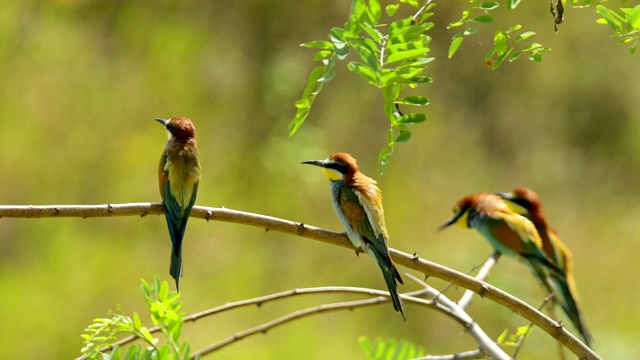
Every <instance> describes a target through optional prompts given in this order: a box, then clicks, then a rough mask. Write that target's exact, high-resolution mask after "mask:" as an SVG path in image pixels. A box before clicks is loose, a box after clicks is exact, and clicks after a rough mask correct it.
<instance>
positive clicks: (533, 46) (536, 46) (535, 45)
mask: <svg viewBox="0 0 640 360" xmlns="http://www.w3.org/2000/svg"><path fill="white" fill-rule="evenodd" d="M541 47H542V45H540V44H538V43H531V44H529V45H527V46H525V47H524V49H522V51H523V52H527V51H531V50H533V49H537V48H541Z"/></svg>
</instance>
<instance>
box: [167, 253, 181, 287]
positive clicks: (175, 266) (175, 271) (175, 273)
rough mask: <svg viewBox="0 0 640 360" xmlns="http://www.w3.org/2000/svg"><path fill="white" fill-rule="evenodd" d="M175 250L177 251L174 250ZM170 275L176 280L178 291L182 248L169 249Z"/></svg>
mask: <svg viewBox="0 0 640 360" xmlns="http://www.w3.org/2000/svg"><path fill="white" fill-rule="evenodd" d="M176 250H177V251H176ZM169 273H170V274H171V277H172V278H174V279H175V280H176V291H177V292H180V284H179V283H180V278H181V277H182V249H181V248H178V249H175V248H174V249H172V250H171V267H169Z"/></svg>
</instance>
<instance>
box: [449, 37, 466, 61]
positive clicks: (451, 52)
mask: <svg viewBox="0 0 640 360" xmlns="http://www.w3.org/2000/svg"><path fill="white" fill-rule="evenodd" d="M463 40H464V37H459V38H455V39H453V41H452V42H451V46H449V59H451V58H452V57H453V55H454V54H455V53H456V51H458V48H459V47H460V45H461V44H462V41H463Z"/></svg>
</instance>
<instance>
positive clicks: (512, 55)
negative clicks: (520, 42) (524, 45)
mask: <svg viewBox="0 0 640 360" xmlns="http://www.w3.org/2000/svg"><path fill="white" fill-rule="evenodd" d="M522 54H523V52H522V51H516V52H514V53H513V54H511V56H509V62H512V61H515V60H516V59H517V58H519V57H520V55H522Z"/></svg>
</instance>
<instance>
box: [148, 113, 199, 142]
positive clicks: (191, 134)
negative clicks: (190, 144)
mask: <svg viewBox="0 0 640 360" xmlns="http://www.w3.org/2000/svg"><path fill="white" fill-rule="evenodd" d="M155 120H156V121H157V122H159V123H161V124H162V125H164V126H165V127H166V128H167V131H168V132H169V136H170V137H173V138H174V139H176V140H189V139H195V138H196V127H195V126H193V123H192V122H191V120H189V119H187V118H186V117H181V116H178V117H174V118H172V119H169V120H167V119H161V118H156V119H155Z"/></svg>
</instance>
